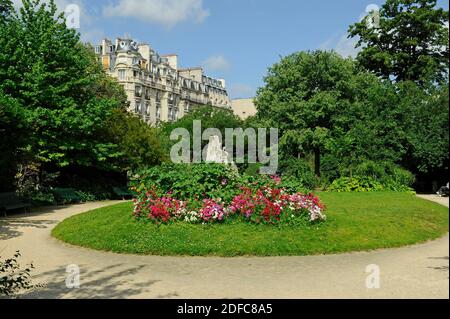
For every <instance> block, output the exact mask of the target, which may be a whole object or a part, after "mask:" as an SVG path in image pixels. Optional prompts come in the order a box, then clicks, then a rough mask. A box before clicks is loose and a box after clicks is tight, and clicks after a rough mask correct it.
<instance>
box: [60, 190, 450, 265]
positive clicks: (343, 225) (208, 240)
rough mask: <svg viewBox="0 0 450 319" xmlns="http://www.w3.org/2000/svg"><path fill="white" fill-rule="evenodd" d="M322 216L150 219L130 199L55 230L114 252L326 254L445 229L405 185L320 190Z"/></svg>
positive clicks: (438, 213) (422, 237)
mask: <svg viewBox="0 0 450 319" xmlns="http://www.w3.org/2000/svg"><path fill="white" fill-rule="evenodd" d="M319 195H320V197H321V199H322V200H323V202H325V204H326V205H327V207H328V210H327V216H328V221H327V222H326V223H323V224H319V225H315V226H310V227H304V226H303V227H292V226H281V227H273V226H262V225H259V226H257V225H247V224H229V225H189V224H185V223H177V224H172V225H162V226H156V225H153V224H151V223H142V222H136V221H135V220H134V219H133V218H132V217H131V212H132V204H131V203H122V204H119V205H115V206H111V207H106V208H101V209H97V210H94V211H91V212H88V213H85V214H81V215H77V216H74V217H72V218H69V219H67V220H65V221H64V222H62V223H61V224H59V225H58V226H57V227H56V228H55V229H54V231H53V235H54V236H55V237H56V238H58V239H60V240H63V241H65V242H67V243H71V244H74V245H79V246H83V247H89V248H93V249H98V250H106V251H112V252H117V253H132V254H153V255H194V256H206V255H208V256H240V255H257V256H280V255H312V254H331V253H341V252H348V251H361V250H372V249H376V248H388V247H399V246H404V245H410V244H415V243H419V242H424V241H427V240H430V239H436V238H438V237H440V236H442V235H444V234H445V233H447V232H448V223H449V211H448V208H446V207H443V206H440V205H438V204H435V203H432V202H428V201H425V200H422V199H419V198H416V197H415V196H413V195H409V194H404V193H320V194H319Z"/></svg>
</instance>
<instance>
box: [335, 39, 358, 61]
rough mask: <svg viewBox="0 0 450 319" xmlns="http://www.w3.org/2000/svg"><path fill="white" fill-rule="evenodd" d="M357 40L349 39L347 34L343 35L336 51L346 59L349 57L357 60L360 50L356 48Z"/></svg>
mask: <svg viewBox="0 0 450 319" xmlns="http://www.w3.org/2000/svg"><path fill="white" fill-rule="evenodd" d="M357 42H358V40H357V39H356V38H348V36H347V34H344V35H342V36H341V37H340V38H339V40H338V41H337V43H336V46H335V48H334V50H335V51H336V52H337V53H339V54H340V55H342V56H343V57H344V58H347V57H349V56H351V57H353V58H356V56H357V55H358V52H359V51H360V50H361V49H360V48H356V43H357Z"/></svg>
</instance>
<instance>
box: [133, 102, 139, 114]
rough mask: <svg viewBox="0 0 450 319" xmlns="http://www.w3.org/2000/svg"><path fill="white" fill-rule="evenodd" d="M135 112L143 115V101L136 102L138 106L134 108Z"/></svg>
mask: <svg viewBox="0 0 450 319" xmlns="http://www.w3.org/2000/svg"><path fill="white" fill-rule="evenodd" d="M134 112H135V113H141V101H140V100H136V104H135V107H134Z"/></svg>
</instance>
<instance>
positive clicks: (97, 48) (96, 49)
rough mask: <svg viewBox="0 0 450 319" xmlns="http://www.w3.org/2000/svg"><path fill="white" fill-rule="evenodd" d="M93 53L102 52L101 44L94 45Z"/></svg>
mask: <svg viewBox="0 0 450 319" xmlns="http://www.w3.org/2000/svg"><path fill="white" fill-rule="evenodd" d="M95 53H97V54H100V53H102V46H101V45H98V46H96V47H95Z"/></svg>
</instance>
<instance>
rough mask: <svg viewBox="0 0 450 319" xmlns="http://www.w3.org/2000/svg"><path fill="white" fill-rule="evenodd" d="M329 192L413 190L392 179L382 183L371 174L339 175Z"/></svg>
mask: <svg viewBox="0 0 450 319" xmlns="http://www.w3.org/2000/svg"><path fill="white" fill-rule="evenodd" d="M328 191H330V192H377V191H394V192H414V190H413V189H412V188H410V187H409V186H406V185H402V184H399V183H397V182H395V181H393V180H390V181H384V182H383V183H382V182H380V181H378V180H376V179H375V178H373V177H371V176H354V177H341V178H338V179H336V180H335V181H334V182H333V183H332V184H331V185H330V186H329V187H328Z"/></svg>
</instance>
